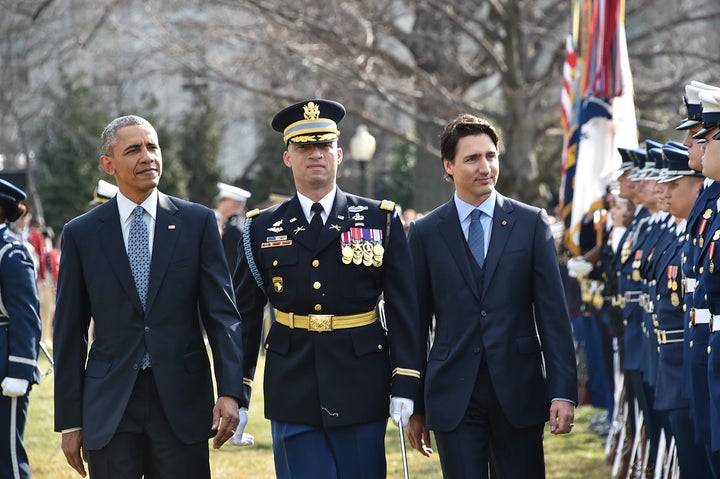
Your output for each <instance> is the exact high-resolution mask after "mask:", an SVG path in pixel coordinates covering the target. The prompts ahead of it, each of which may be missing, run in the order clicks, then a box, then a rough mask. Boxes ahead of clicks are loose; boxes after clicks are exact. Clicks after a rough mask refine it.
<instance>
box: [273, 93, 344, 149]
mask: <svg viewBox="0 0 720 479" xmlns="http://www.w3.org/2000/svg"><path fill="white" fill-rule="evenodd" d="M344 117H345V107H344V106H342V105H341V104H340V103H338V102H336V101H332V100H323V99H312V100H304V101H301V102H298V103H295V104H293V105H290V106H289V107H287V108H285V109H283V110H281V111H280V112H278V114H276V115H275V117H274V118H273V119H272V127H273V129H274V130H275V131H279V132H280V133H282V134H283V140H284V141H285V143H286V144H287V143H296V144H313V143H327V142H331V141H335V140H337V139H338V137H339V136H340V131H339V130H338V127H337V124H338V123H340V120H342V119H343V118H344Z"/></svg>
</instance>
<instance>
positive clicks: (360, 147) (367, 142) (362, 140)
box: [350, 125, 375, 196]
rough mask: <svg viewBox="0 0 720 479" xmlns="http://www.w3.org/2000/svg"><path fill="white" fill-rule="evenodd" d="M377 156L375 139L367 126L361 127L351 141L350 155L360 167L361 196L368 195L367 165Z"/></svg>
mask: <svg viewBox="0 0 720 479" xmlns="http://www.w3.org/2000/svg"><path fill="white" fill-rule="evenodd" d="M374 154H375V137H374V136H372V135H371V134H370V132H369V131H368V129H367V126H365V125H360V126H358V128H357V131H356V132H355V135H353V137H352V138H351V139H350V155H352V158H353V160H355V161H357V162H358V164H359V165H360V196H366V195H367V176H366V171H367V168H366V166H367V163H368V162H369V161H370V160H371V159H372V157H373V155H374Z"/></svg>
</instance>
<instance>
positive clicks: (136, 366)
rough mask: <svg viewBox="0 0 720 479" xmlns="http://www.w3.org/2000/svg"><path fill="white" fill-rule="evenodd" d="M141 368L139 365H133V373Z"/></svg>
mask: <svg viewBox="0 0 720 479" xmlns="http://www.w3.org/2000/svg"><path fill="white" fill-rule="evenodd" d="M139 367H140V366H138V363H135V364H133V371H137V370H138V368H139Z"/></svg>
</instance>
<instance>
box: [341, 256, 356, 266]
mask: <svg viewBox="0 0 720 479" xmlns="http://www.w3.org/2000/svg"><path fill="white" fill-rule="evenodd" d="M352 260H353V258H352V255H350V256H343V257H342V262H343V264H350V263H352Z"/></svg>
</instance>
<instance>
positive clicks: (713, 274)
mask: <svg viewBox="0 0 720 479" xmlns="http://www.w3.org/2000/svg"><path fill="white" fill-rule="evenodd" d="M699 96H700V100H701V102H702V105H703V129H702V130H700V131H699V132H698V133H696V134H695V136H694V137H695V138H697V139H700V140H705V142H706V143H705V144H704V147H703V151H704V153H703V156H702V164H703V174H705V175H706V176H707V177H708V178H711V179H713V180H715V181H718V180H720V91H709V90H707V91H701V92H700V93H699ZM710 209H712V210H713V213H714V214H715V215H714V218H713V220H712V221H711V222H710V226H709V228H708V233H707V238H706V242H705V244H704V245H703V246H702V247H701V249H700V252H699V257H698V262H697V266H698V269H697V271H698V275H699V277H698V282H699V283H700V285H701V286H702V287H703V289H704V291H705V297H706V300H707V307H708V311H709V329H710V333H709V339H708V346H707V366H708V369H707V379H708V392H709V404H710V406H709V409H710V433H711V434H710V439H711V441H710V445H711V451H712V458H713V460H714V461H716V460H717V459H718V456H719V455H720V404H718V402H719V401H720V363H719V362H718V360H717V357H716V356H717V354H718V348H720V334H718V331H720V274H718V273H719V271H718V270H720V263H718V261H720V254H718V252H717V251H716V250H717V248H718V246H720V241H719V240H720V219H719V216H720V215H717V212H718V211H720V205H718V201H717V200H716V201H715V202H714V203H712V204H711V205H710ZM715 464H716V465H717V462H715ZM716 472H717V470H716Z"/></svg>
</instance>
